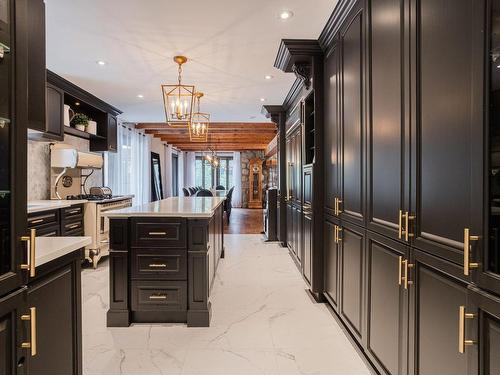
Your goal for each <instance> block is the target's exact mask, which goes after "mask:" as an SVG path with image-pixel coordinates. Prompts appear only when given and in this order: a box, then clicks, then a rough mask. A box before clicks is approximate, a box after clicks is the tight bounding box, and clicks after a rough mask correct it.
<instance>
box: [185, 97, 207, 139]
mask: <svg viewBox="0 0 500 375" xmlns="http://www.w3.org/2000/svg"><path fill="white" fill-rule="evenodd" d="M194 95H195V97H196V101H197V105H198V106H197V109H196V112H194V113H193V116H192V118H191V124H190V126H189V138H190V139H191V142H207V140H208V127H209V125H210V114H208V113H203V112H201V111H200V99H201V98H202V97H203V93H202V92H197V93H196V94H194Z"/></svg>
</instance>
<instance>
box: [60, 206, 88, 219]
mask: <svg viewBox="0 0 500 375" xmlns="http://www.w3.org/2000/svg"><path fill="white" fill-rule="evenodd" d="M61 214H62V217H63V219H69V218H72V217H78V216H83V204H77V205H75V206H71V207H65V208H62V209H61Z"/></svg>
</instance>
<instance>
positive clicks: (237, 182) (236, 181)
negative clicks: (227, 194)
mask: <svg viewBox="0 0 500 375" xmlns="http://www.w3.org/2000/svg"><path fill="white" fill-rule="evenodd" d="M233 165H234V167H233V186H234V191H233V199H232V203H233V207H241V152H234V153H233Z"/></svg>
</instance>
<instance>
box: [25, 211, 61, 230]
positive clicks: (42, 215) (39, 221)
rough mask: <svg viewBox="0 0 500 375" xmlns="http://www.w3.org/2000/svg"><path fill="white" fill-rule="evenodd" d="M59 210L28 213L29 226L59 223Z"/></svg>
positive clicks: (30, 227) (36, 226) (37, 226)
mask: <svg viewBox="0 0 500 375" xmlns="http://www.w3.org/2000/svg"><path fill="white" fill-rule="evenodd" d="M58 222H59V210H54V211H43V212H36V213H33V214H29V215H28V228H29V229H32V228H35V229H37V228H39V227H41V226H43V225H47V224H51V223H58Z"/></svg>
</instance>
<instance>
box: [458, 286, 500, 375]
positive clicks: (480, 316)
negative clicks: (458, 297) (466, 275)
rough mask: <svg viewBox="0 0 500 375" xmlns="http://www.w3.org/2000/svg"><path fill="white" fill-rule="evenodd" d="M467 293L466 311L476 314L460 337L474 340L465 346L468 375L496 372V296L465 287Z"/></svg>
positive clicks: (499, 311)
mask: <svg viewBox="0 0 500 375" xmlns="http://www.w3.org/2000/svg"><path fill="white" fill-rule="evenodd" d="M468 292H469V298H468V301H467V308H466V312H467V313H473V314H477V315H476V316H475V317H474V318H473V319H470V322H469V323H467V324H466V326H465V336H464V338H465V339H467V340H474V341H476V344H475V345H471V346H466V347H465V351H466V355H467V358H468V359H469V361H470V366H469V375H479V374H488V375H499V374H500V298H499V297H497V296H493V295H491V294H488V293H486V292H485V291H483V290H481V289H478V288H476V287H469V291H468ZM467 320H469V319H467Z"/></svg>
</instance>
